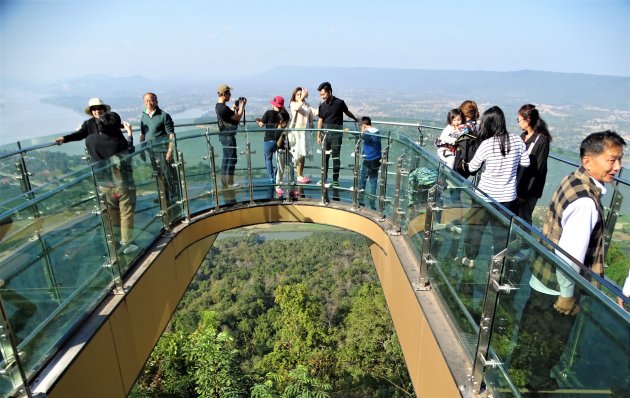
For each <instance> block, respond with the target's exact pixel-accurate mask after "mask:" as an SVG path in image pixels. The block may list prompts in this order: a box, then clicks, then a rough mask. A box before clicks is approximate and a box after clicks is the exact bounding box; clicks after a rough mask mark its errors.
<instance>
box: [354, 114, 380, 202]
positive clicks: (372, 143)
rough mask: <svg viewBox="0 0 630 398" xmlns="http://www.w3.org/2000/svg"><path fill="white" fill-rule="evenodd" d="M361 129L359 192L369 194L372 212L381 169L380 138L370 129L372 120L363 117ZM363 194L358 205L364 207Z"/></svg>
mask: <svg viewBox="0 0 630 398" xmlns="http://www.w3.org/2000/svg"><path fill="white" fill-rule="evenodd" d="M359 127H360V128H361V138H362V139H363V165H362V167H361V174H360V175H359V190H360V191H363V190H365V193H367V194H369V195H370V196H368V203H369V204H370V208H371V209H372V210H376V185H377V184H376V183H377V181H376V180H377V177H378V169H379V168H380V167H381V137H379V136H378V135H377V134H378V129H376V128H374V127H372V119H370V118H369V117H367V116H363V117H362V118H361V121H360V122H359ZM368 178H369V180H370V185H369V187H368V188H367V189H366V188H365V186H366V183H367V181H368ZM363 196H364V195H363V193H361V194H359V205H361V206H365V204H364V202H363Z"/></svg>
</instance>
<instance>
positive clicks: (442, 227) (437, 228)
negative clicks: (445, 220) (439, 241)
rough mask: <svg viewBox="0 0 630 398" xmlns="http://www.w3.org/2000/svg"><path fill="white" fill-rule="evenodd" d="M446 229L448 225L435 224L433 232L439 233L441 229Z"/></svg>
mask: <svg viewBox="0 0 630 398" xmlns="http://www.w3.org/2000/svg"><path fill="white" fill-rule="evenodd" d="M444 228H446V224H440V223H439V222H436V223H433V230H434V231H439V230H441V229H444Z"/></svg>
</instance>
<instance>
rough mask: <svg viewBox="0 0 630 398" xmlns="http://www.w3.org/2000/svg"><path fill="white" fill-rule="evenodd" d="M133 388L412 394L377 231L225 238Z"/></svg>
mask: <svg viewBox="0 0 630 398" xmlns="http://www.w3.org/2000/svg"><path fill="white" fill-rule="evenodd" d="M131 396H132V397H148V396H151V397H156V396H159V397H258V398H264V397H321V398H323V397H366V396H370V397H410V396H414V395H413V388H412V387H411V382H410V379H409V375H408V373H407V369H406V366H405V363H404V360H403V356H402V351H401V349H400V345H399V343H398V340H397V338H396V335H395V333H394V329H393V324H392V321H391V318H390V316H389V312H388V310H387V307H386V303H385V299H384V296H383V293H382V290H381V289H380V287H379V284H378V278H377V276H376V273H375V271H374V267H373V264H372V260H371V258H370V254H369V251H368V246H367V242H366V240H365V238H362V237H360V236H358V235H355V234H352V233H348V232H333V231H327V232H314V233H312V234H310V235H307V236H305V237H303V238H300V239H296V240H267V241H266V240H265V239H264V238H263V237H262V236H261V235H257V234H249V235H246V234H245V233H243V236H242V237H232V238H226V239H220V240H218V241H217V242H216V243H215V245H214V247H213V248H212V250H211V252H210V253H209V255H208V256H207V258H206V260H205V261H204V264H203V265H202V267H201V269H200V271H199V273H198V275H197V276H196V278H195V279H194V281H193V282H192V283H191V286H190V288H189V291H188V293H187V294H186V296H185V297H184V298H183V300H182V302H181V303H180V307H179V310H178V311H177V312H176V314H175V315H174V316H173V319H172V320H171V323H170V325H169V327H168V329H167V331H166V332H165V333H164V335H163V336H162V338H161V339H160V340H159V342H158V344H157V346H156V348H155V350H154V352H153V353H152V355H151V357H150V358H149V360H148V362H147V364H146V366H145V369H144V370H143V372H142V374H141V376H140V378H139V380H138V381H137V383H136V386H135V387H134V390H133V392H132V394H131Z"/></svg>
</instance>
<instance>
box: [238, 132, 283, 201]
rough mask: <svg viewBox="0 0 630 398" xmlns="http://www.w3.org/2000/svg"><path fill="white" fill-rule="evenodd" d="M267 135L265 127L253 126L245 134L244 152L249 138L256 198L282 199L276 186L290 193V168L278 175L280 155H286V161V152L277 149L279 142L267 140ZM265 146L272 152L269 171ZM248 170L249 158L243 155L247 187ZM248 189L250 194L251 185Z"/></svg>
mask: <svg viewBox="0 0 630 398" xmlns="http://www.w3.org/2000/svg"><path fill="white" fill-rule="evenodd" d="M266 135H268V134H266V130H265V129H264V128H259V127H258V126H255V125H254V127H251V128H250V129H249V131H248V132H247V135H246V136H244V140H243V152H245V143H246V141H247V140H249V145H250V152H251V159H250V162H251V168H252V170H251V173H252V181H253V184H254V199H255V200H263V201H264V200H281V199H282V197H281V196H280V195H278V193H277V192H276V188H280V189H281V190H282V191H287V192H285V194H288V192H289V191H290V188H292V186H291V185H289V183H290V181H289V180H290V176H291V174H290V170H289V169H290V168H289V167H286V170H285V169H283V173H282V176H279V175H278V156H284V161H285V162H286V153H285V152H284V151H283V152H279V151H278V150H277V143H276V142H275V140H269V141H265V136H266ZM274 135H275V132H274ZM265 148H267V151H268V153H270V154H271V158H270V164H269V165H270V167H271V169H270V170H269V171H268V170H267V163H266V161H265V150H266V149H265ZM247 172H248V171H247V158H246V157H245V155H243V175H244V178H245V185H246V187H247V184H248V183H249V179H248V177H247ZM270 173H271V174H270ZM277 177H281V178H282V179H283V180H284V181H278V180H277ZM273 181H276V182H277V184H275V185H274V184H273ZM279 182H283V183H284V184H280V183H279ZM281 185H282V186H281ZM247 191H248V194H249V187H247Z"/></svg>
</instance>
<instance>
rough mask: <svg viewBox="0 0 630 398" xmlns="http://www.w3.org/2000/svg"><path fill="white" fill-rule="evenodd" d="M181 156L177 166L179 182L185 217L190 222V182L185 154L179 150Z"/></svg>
mask: <svg viewBox="0 0 630 398" xmlns="http://www.w3.org/2000/svg"><path fill="white" fill-rule="evenodd" d="M177 155H178V156H179V162H180V164H179V167H178V168H177V171H178V174H179V182H180V188H181V192H182V200H181V204H182V206H183V210H184V217H186V222H187V223H189V222H190V201H189V198H188V182H187V180H186V167H185V166H184V154H183V153H182V152H178V154H177Z"/></svg>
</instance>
